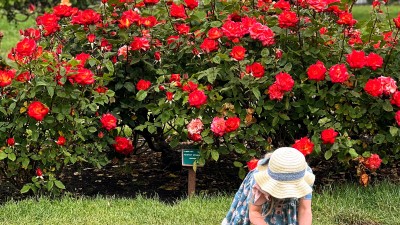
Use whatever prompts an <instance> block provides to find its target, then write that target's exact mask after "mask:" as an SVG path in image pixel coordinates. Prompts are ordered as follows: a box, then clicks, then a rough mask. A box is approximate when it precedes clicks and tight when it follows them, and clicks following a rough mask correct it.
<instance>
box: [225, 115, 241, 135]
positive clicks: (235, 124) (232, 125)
mask: <svg viewBox="0 0 400 225" xmlns="http://www.w3.org/2000/svg"><path fill="white" fill-rule="evenodd" d="M225 126H226V127H225V132H226V133H229V132H232V131H235V130H237V129H238V128H239V126H240V118H239V117H229V118H228V119H227V120H226V121H225Z"/></svg>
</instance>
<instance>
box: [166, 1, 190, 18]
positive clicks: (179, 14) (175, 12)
mask: <svg viewBox="0 0 400 225" xmlns="http://www.w3.org/2000/svg"><path fill="white" fill-rule="evenodd" d="M169 12H170V15H171V17H174V18H178V19H179V18H181V19H186V18H187V15H186V12H185V7H184V6H183V5H182V4H179V5H176V4H175V3H172V5H171V7H170V9H169Z"/></svg>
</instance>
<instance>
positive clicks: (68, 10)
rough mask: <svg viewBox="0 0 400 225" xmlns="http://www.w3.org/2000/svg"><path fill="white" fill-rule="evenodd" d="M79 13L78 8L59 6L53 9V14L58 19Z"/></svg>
mask: <svg viewBox="0 0 400 225" xmlns="http://www.w3.org/2000/svg"><path fill="white" fill-rule="evenodd" d="M77 12H78V8H75V7H71V6H67V5H57V6H54V7H53V13H54V15H56V16H58V17H70V16H72V15H74V14H75V13H77Z"/></svg>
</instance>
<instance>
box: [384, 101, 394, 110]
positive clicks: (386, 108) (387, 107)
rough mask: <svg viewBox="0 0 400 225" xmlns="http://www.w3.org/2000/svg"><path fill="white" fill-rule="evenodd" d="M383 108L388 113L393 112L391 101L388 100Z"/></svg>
mask: <svg viewBox="0 0 400 225" xmlns="http://www.w3.org/2000/svg"><path fill="white" fill-rule="evenodd" d="M382 108H383V109H384V110H385V111H386V112H393V106H392V105H391V104H390V102H389V100H386V101H385V102H384V103H383V105H382Z"/></svg>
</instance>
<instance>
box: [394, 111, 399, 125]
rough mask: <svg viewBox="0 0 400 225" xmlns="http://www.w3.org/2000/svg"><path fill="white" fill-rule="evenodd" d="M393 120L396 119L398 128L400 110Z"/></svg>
mask: <svg viewBox="0 0 400 225" xmlns="http://www.w3.org/2000/svg"><path fill="white" fill-rule="evenodd" d="M394 118H395V119H396V123H397V125H399V126H400V110H399V111H397V112H396V114H395V115H394Z"/></svg>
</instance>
